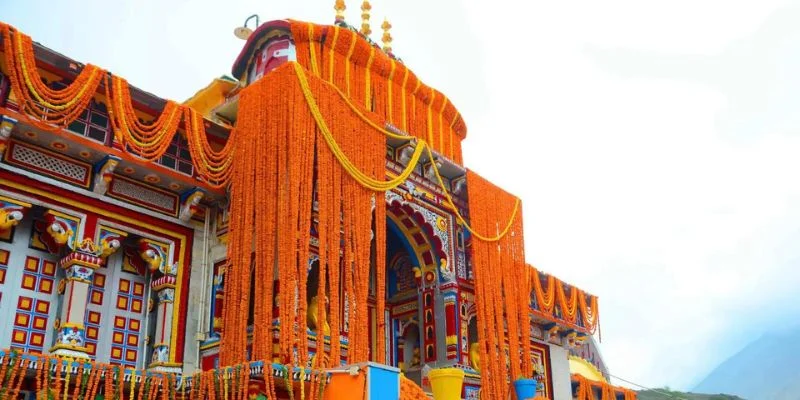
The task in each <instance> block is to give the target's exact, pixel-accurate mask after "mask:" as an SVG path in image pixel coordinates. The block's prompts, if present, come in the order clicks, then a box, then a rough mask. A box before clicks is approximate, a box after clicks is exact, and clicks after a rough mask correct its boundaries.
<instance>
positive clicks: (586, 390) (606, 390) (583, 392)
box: [572, 374, 636, 400]
mask: <svg viewBox="0 0 800 400" xmlns="http://www.w3.org/2000/svg"><path fill="white" fill-rule="evenodd" d="M572 381H573V382H576V383H577V384H578V388H577V390H576V393H575V398H576V399H577V400H597V398H596V397H595V388H597V389H599V392H600V399H599V400H616V399H617V393H618V392H619V393H622V395H623V397H624V399H625V400H636V392H635V391H633V390H630V389H627V388H623V387H617V386H614V385H611V384H609V383H607V382H599V381H594V380H591V379H588V378H586V377H585V376H583V375H580V374H572Z"/></svg>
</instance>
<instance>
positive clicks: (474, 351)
mask: <svg viewBox="0 0 800 400" xmlns="http://www.w3.org/2000/svg"><path fill="white" fill-rule="evenodd" d="M469 364H470V365H471V366H472V369H474V370H475V371H478V372H481V347H480V344H478V342H475V343H473V344H471V345H470V346H469Z"/></svg>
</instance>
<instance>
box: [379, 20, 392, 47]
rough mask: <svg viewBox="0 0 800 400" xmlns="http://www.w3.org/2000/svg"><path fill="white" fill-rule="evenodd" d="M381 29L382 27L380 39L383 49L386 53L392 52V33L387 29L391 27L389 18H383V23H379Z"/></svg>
mask: <svg viewBox="0 0 800 400" xmlns="http://www.w3.org/2000/svg"><path fill="white" fill-rule="evenodd" d="M381 29H383V37H381V40H382V41H383V51H385V52H387V53H391V52H392V34H391V33H389V29H392V24H390V23H389V20H388V19H386V18H384V19H383V24H381Z"/></svg>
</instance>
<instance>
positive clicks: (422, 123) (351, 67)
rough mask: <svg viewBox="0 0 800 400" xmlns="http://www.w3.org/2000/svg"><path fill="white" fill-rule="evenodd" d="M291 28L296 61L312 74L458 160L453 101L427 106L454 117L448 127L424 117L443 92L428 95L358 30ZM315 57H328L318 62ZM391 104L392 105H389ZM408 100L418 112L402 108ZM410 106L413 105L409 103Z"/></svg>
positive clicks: (461, 129)
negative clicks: (397, 81) (413, 113)
mask: <svg viewBox="0 0 800 400" xmlns="http://www.w3.org/2000/svg"><path fill="white" fill-rule="evenodd" d="M290 28H291V31H292V36H293V39H294V42H295V47H296V54H297V61H298V63H300V64H301V65H302V66H304V67H306V68H308V69H309V70H311V72H312V73H314V75H315V76H322V77H324V78H325V79H326V80H327V81H328V82H331V83H333V84H335V85H336V86H337V87H338V88H339V89H341V90H342V91H343V92H344V93H346V94H347V95H348V97H350V98H352V99H353V100H355V102H356V103H358V104H363V105H364V106H365V108H366V109H368V110H370V111H374V112H376V113H378V114H379V115H380V116H381V117H382V118H383V119H385V120H387V121H392V123H395V124H399V126H402V128H403V130H404V131H409V130H410V132H409V133H410V134H412V135H414V134H421V135H424V136H419V138H421V139H422V138H428V139H429V140H428V142H429V143H430V144H432V145H434V144H435V147H436V150H437V151H438V152H439V153H440V154H442V155H444V156H445V157H447V158H449V159H451V160H453V161H455V162H457V163H461V162H462V161H461V146H460V140H461V139H463V138H464V137H465V136H466V126H465V124H464V122H463V120H462V119H461V117H460V115H459V114H458V111H457V110H456V109H455V107H454V106H453V105H452V103H450V102H449V101H448V102H447V104H446V105H444V106H441V108H435V109H434V110H432V113H437V114H441V115H442V116H443V118H444V120H446V121H453V122H452V123H450V124H449V125H448V126H443V125H442V126H441V127H440V126H439V124H437V122H438V119H439V117H438V115H437V116H435V118H434V117H433V116H432V118H431V121H430V123H429V122H428V121H427V120H428V117H427V111H428V108H429V107H430V105H431V104H432V103H433V101H434V99H435V98H442V97H444V95H443V94H441V93H439V92H435V91H434V93H435V94H433V95H432V94H431V93H432V92H431V90H432V89H430V88H428V87H427V86H425V85H423V84H422V83H421V82H420V81H419V79H418V78H417V77H416V76H415V75H413V73H410V71H409V69H408V68H407V67H405V66H404V65H402V64H396V61H395V60H393V59H391V58H390V57H389V56H388V55H386V54H385V53H383V52H382V51H379V49H377V48H376V47H374V46H372V45H370V44H369V43H368V42H367V41H366V40H364V39H363V38H361V37H359V35H358V33H357V32H354V31H351V30H349V29H346V28H342V27H339V26H321V25H316V24H312V23H307V22H301V21H290ZM319 55H323V56H324V57H325V58H327V59H326V60H323V61H322V62H318V56H319ZM393 63H395V64H393ZM318 64H321V65H322V66H323V68H322V69H321V71H318V70H317V69H316V66H317V65H318ZM392 65H394V67H393V66H392ZM401 74H402V76H403V78H402V79H403V83H402V84H400V85H396V84H394V83H393V82H392V81H393V79H394V77H396V76H400V75H401ZM393 85H396V86H393ZM423 86H424V88H423ZM389 87H391V90H390V89H389ZM390 97H391V100H390ZM404 99H406V100H404ZM390 102H391V105H392V106H391V107H389V106H388V104H389V103H390ZM408 102H413V103H418V105H419V106H420V107H422V110H419V111H415V115H409V114H408V113H407V112H405V110H404V109H405V108H406V103H408ZM437 104H438V102H437ZM373 105H374V109H373ZM400 105H402V107H400ZM415 107H417V104H415V105H414V106H412V108H415ZM395 108H398V109H400V110H401V112H400V113H397V114H399V115H396V114H395V112H394V110H395ZM416 114H418V115H416ZM430 136H433V137H432V138H431V137H430ZM451 146H452V148H451Z"/></svg>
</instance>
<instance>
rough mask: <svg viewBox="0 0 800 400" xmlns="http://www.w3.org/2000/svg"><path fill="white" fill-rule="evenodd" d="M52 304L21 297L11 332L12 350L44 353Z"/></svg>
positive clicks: (18, 300)
mask: <svg viewBox="0 0 800 400" xmlns="http://www.w3.org/2000/svg"><path fill="white" fill-rule="evenodd" d="M50 305H51V304H50V302H49V301H47V300H40V299H35V298H32V297H27V296H19V298H18V299H17V310H16V313H15V315H14V328H13V330H12V331H11V348H12V349H16V350H19V351H26V352H33V353H42V351H43V350H44V345H45V343H44V337H45V334H46V333H47V320H48V316H49V314H50Z"/></svg>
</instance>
